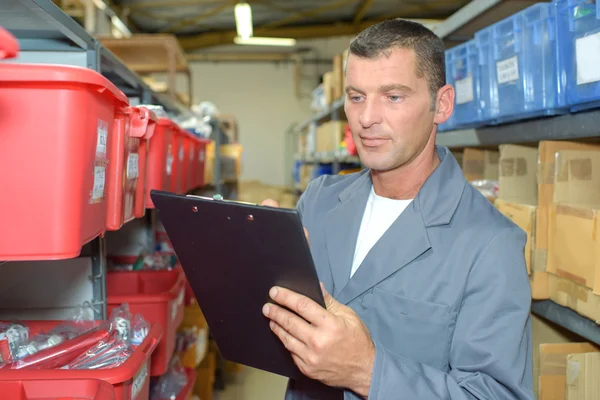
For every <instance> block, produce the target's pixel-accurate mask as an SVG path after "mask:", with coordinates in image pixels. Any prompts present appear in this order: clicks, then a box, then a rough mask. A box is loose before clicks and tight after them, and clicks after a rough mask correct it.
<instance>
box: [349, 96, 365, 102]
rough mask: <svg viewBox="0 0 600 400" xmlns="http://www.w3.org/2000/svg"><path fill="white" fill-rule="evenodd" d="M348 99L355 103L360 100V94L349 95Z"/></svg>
mask: <svg viewBox="0 0 600 400" xmlns="http://www.w3.org/2000/svg"><path fill="white" fill-rule="evenodd" d="M350 100H351V101H353V102H355V103H356V102H359V101H361V100H362V96H350Z"/></svg>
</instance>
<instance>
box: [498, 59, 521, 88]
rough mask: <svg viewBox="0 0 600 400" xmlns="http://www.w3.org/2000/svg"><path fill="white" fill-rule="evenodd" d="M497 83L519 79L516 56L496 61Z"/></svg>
mask: <svg viewBox="0 0 600 400" xmlns="http://www.w3.org/2000/svg"><path fill="white" fill-rule="evenodd" d="M496 72H497V73H498V83H499V84H500V85H501V84H503V83H508V82H514V81H516V80H518V79H519V58H518V57H517V56H514V57H511V58H508V59H506V60H502V61H498V62H497V63H496Z"/></svg>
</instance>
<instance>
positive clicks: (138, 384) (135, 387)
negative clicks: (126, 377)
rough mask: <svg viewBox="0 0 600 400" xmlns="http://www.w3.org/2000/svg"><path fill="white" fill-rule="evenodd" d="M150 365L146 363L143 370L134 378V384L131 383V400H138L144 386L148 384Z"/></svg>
mask: <svg viewBox="0 0 600 400" xmlns="http://www.w3.org/2000/svg"><path fill="white" fill-rule="evenodd" d="M148 363H149V361H146V362H145V363H144V365H142V368H141V369H140V370H139V371H138V373H137V374H135V376H134V377H133V382H132V383H131V399H132V400H136V398H137V396H138V394H140V392H141V391H142V389H143V388H144V384H145V383H146V379H147V378H148Z"/></svg>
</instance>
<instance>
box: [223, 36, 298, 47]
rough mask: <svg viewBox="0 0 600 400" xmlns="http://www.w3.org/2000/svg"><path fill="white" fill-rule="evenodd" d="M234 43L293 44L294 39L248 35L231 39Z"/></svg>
mask: <svg viewBox="0 0 600 400" xmlns="http://www.w3.org/2000/svg"><path fill="white" fill-rule="evenodd" d="M233 42H234V43H235V44H247V45H254V46H295V45H296V39H293V38H272V37H256V36H253V37H250V38H247V39H244V38H242V37H239V36H238V37H235V38H234V39H233Z"/></svg>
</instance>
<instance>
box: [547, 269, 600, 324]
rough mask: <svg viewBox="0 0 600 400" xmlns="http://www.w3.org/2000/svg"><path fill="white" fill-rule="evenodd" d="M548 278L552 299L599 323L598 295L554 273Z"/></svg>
mask: <svg viewBox="0 0 600 400" xmlns="http://www.w3.org/2000/svg"><path fill="white" fill-rule="evenodd" d="M549 278H550V279H549V282H550V299H552V301H554V302H555V303H557V304H560V305H561V306H563V307H567V308H570V309H571V310H573V311H575V312H577V313H578V314H580V315H583V316H584V317H586V318H589V319H591V320H592V321H594V322H596V323H600V296H597V295H595V294H594V293H593V292H592V290H591V289H589V288H587V287H585V286H581V285H578V284H577V283H575V282H572V281H570V280H568V279H566V278H561V277H558V276H556V275H550V276H549Z"/></svg>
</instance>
